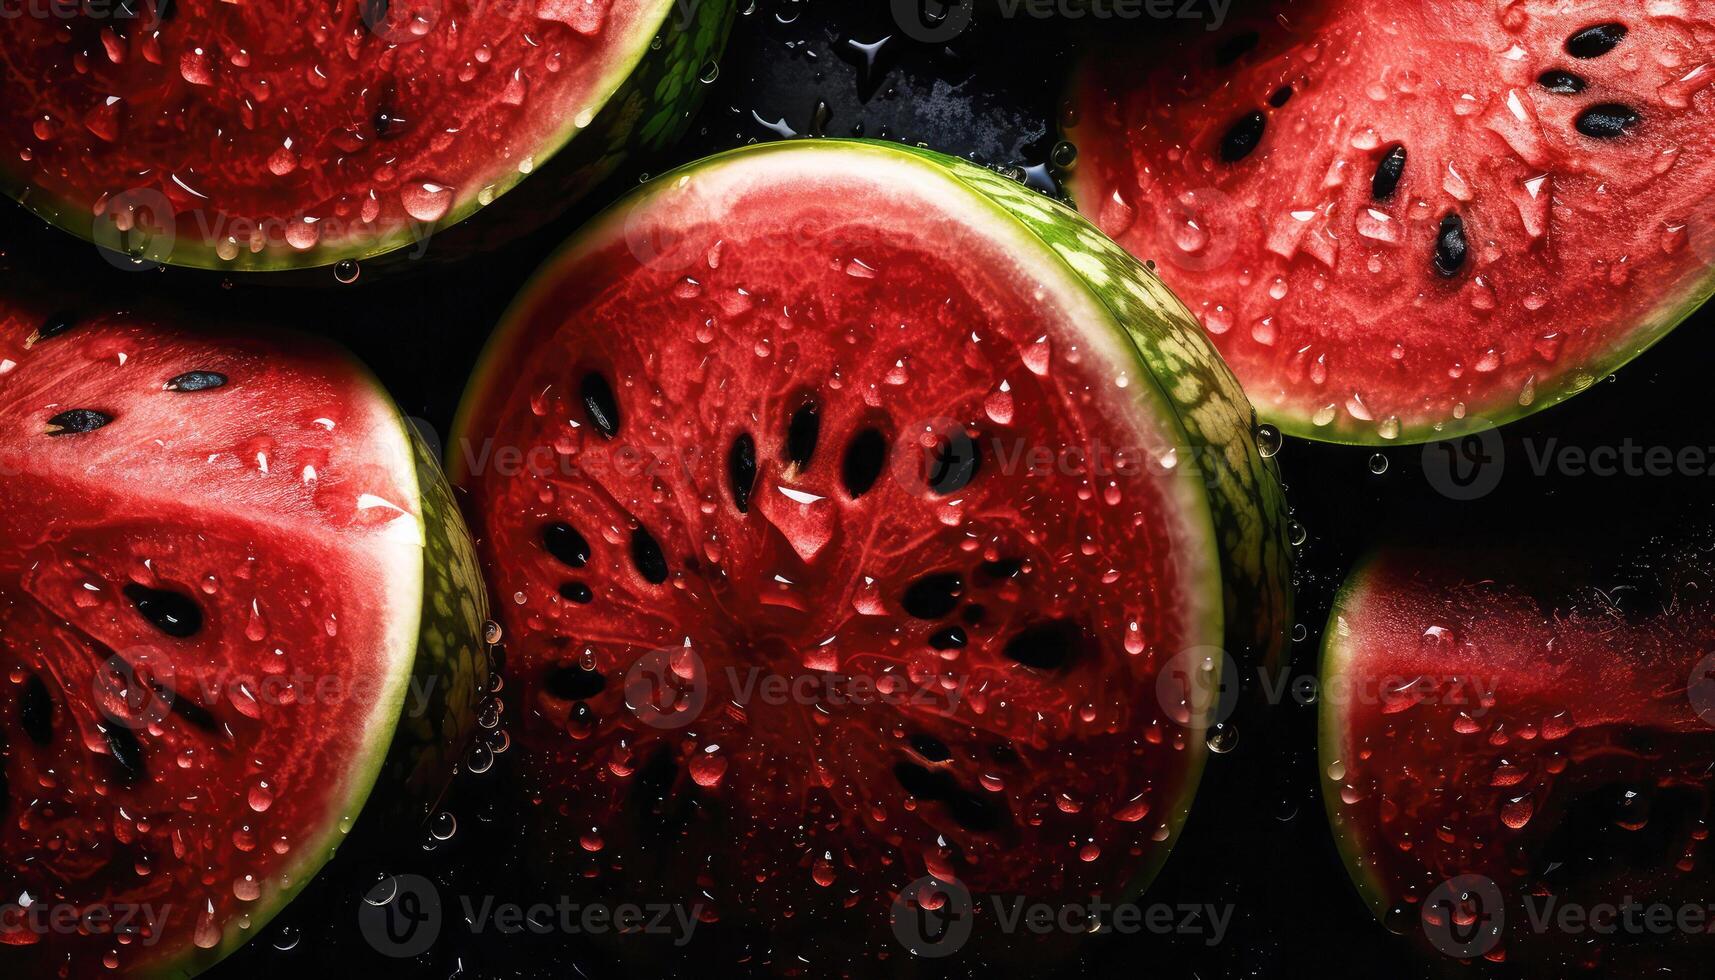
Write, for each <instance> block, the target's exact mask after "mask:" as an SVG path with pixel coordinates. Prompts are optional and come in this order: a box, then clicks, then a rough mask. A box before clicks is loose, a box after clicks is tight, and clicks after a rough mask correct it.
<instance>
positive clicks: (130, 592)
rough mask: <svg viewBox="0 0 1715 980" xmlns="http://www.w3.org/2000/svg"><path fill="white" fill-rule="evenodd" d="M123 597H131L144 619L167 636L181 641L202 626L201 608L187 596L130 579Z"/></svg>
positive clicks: (193, 634) (132, 602)
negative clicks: (152, 587) (130, 581)
mask: <svg viewBox="0 0 1715 980" xmlns="http://www.w3.org/2000/svg"><path fill="white" fill-rule="evenodd" d="M125 598H127V599H130V600H131V604H132V605H133V606H136V607H137V612H138V613H139V614H141V615H142V617H143V618H144V619H147V620H148V621H149V622H150V623H151V624H153V625H154V627H155V628H156V629H158V630H160V631H161V632H163V633H165V634H167V635H168V636H176V637H178V638H179V639H181V640H182V639H185V638H186V637H191V636H195V635H196V634H197V632H198V631H199V630H201V629H202V609H201V608H199V607H198V606H197V604H196V602H195V601H194V600H192V599H191V598H190V597H189V596H185V595H180V594H179V593H177V592H169V591H167V590H166V589H151V588H149V587H148V586H144V585H138V584H136V583H135V582H133V583H130V584H128V585H126V586H125Z"/></svg>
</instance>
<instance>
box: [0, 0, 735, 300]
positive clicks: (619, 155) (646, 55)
mask: <svg viewBox="0 0 1715 980" xmlns="http://www.w3.org/2000/svg"><path fill="white" fill-rule="evenodd" d="M682 5H683V0H654V6H655V8H656V9H655V10H654V11H653V12H652V13H651V14H650V15H648V16H644V17H642V18H640V19H639V22H638V25H637V27H636V28H634V29H633V31H632V32H631V36H630V37H629V38H627V40H626V44H627V45H628V46H629V47H630V49H631V50H632V52H633V57H631V58H628V59H625V60H624V61H623V62H622V63H621V64H620V65H619V66H617V67H616V69H615V70H614V71H613V72H612V73H611V74H610V75H609V76H608V77H606V78H604V79H603V80H602V82H601V84H599V85H598V86H597V87H596V88H595V90H594V95H595V96H596V97H595V98H593V99H592V100H591V104H592V105H599V106H600V107H601V108H600V110H599V111H598V112H597V113H596V115H595V118H594V119H592V120H591V121H590V124H589V125H588V126H586V127H582V128H580V127H578V126H577V125H576V122H575V120H570V119H568V120H566V123H565V125H564V126H563V127H562V128H561V129H560V130H559V131H558V132H557V133H556V134H555V135H554V136H553V137H552V138H551V139H550V140H549V141H548V143H547V144H546V145H545V146H544V148H543V150H542V151H541V152H538V153H536V154H535V155H534V157H533V159H534V161H535V167H533V168H532V170H531V172H530V173H529V174H526V173H523V172H517V171H515V172H512V173H510V174H508V175H506V176H505V177H503V178H502V179H500V180H498V181H495V182H494V183H492V184H490V185H487V187H485V188H480V189H478V188H471V189H469V190H468V191H466V192H464V194H465V197H464V200H462V201H459V202H457V203H455V205H454V206H453V208H452V209H451V210H450V211H449V212H448V213H447V215H446V217H444V218H442V219H441V220H439V221H437V222H434V223H433V224H425V223H418V222H412V223H409V224H407V225H406V226H404V227H402V228H400V229H399V230H398V231H396V232H394V233H393V234H391V235H388V236H386V237H378V238H364V239H362V240H360V241H352V242H350V243H348V244H346V245H343V246H332V245H328V246H324V245H317V246H316V247H314V248H311V249H307V250H304V251H297V250H295V249H293V248H291V247H290V246H286V245H283V244H280V243H278V242H275V243H273V244H271V245H270V246H269V247H267V248H264V249H263V250H262V251H261V252H257V253H252V252H250V251H249V250H248V249H243V250H241V251H240V252H239V254H238V255H237V256H236V257H234V258H233V259H231V260H227V259H223V258H221V257H220V256H219V254H217V253H216V251H215V248H214V244H213V243H212V242H198V241H187V240H182V239H178V238H176V237H175V238H174V239H173V240H171V241H169V242H167V243H166V246H165V247H164V248H163V247H162V246H161V245H160V244H159V243H157V242H153V241H152V240H151V239H149V238H148V237H147V236H143V235H138V236H136V237H138V238H139V239H142V240H140V241H136V242H133V241H128V240H127V239H128V238H129V237H131V236H130V235H129V233H120V232H118V231H117V230H114V231H113V232H111V234H113V235H114V236H115V238H116V239H117V242H116V244H118V245H119V249H118V251H119V252H122V253H123V254H124V255H125V256H126V257H128V258H129V259H130V260H131V261H133V262H135V263H137V264H139V265H141V264H143V263H158V264H161V265H175V266H183V267H188V268H196V269H211V270H216V271H221V272H279V271H287V270H300V269H312V268H321V267H325V266H331V265H335V264H337V263H339V262H343V261H346V260H348V259H349V260H363V259H378V258H380V257H382V256H393V255H395V253H399V254H406V253H408V252H409V251H411V250H412V248H413V246H416V245H419V244H420V243H422V242H424V241H425V240H429V242H430V245H431V246H432V245H433V242H432V240H431V239H432V236H434V235H438V234H442V233H444V232H446V231H447V230H448V229H451V228H453V227H454V226H455V225H458V224H460V223H461V222H463V221H465V219H467V218H470V217H472V216H474V215H476V214H477V213H479V212H483V211H494V212H497V213H498V214H497V217H496V219H495V220H496V223H497V224H510V223H512V222H514V221H529V220H530V219H532V218H539V217H540V212H542V211H546V210H550V209H555V208H560V207H564V206H567V205H569V204H570V203H572V202H573V201H574V200H575V199H577V198H579V197H581V196H582V195H583V194H585V193H586V192H588V191H589V190H591V189H592V188H594V187H595V186H596V185H597V184H599V183H601V181H603V180H604V179H606V178H607V177H608V176H610V175H611V174H612V173H613V172H614V171H615V170H617V169H618V168H619V166H620V165H621V164H622V163H624V161H625V160H626V159H627V158H628V157H630V156H632V155H634V154H639V153H645V154H646V153H655V152H659V151H661V150H663V149H665V148H667V147H669V146H671V145H672V144H673V143H675V142H677V141H678V139H679V138H680V137H681V136H683V134H684V131H685V129H686V127H687V126H688V125H689V123H690V119H691V115H692V112H693V110H694V109H695V107H696V106H697V104H698V103H699V102H700V100H701V97H702V90H703V89H705V88H706V87H707V86H705V85H703V84H702V83H701V82H699V81H698V75H699V74H700V73H701V72H702V70H703V66H704V65H706V64H708V63H709V62H710V61H712V60H713V59H715V58H717V57H718V56H719V55H720V53H721V50H722V49H723V48H724V47H725V46H726V38H727V34H728V32H729V31H730V29H731V27H732V21H733V17H734V13H735V10H734V0H698V2H697V3H696V4H694V5H693V6H694V14H695V21H694V22H683V21H681V20H680V18H681V17H682V16H683V12H682V10H681V8H682ZM526 177H531V178H532V179H531V180H530V181H529V183H526V184H525V188H526V189H525V191H524V192H522V196H524V197H528V198H529V199H530V200H529V201H521V202H519V203H518V204H516V205H514V207H512V208H502V207H500V205H501V204H502V203H503V202H506V201H508V197H507V195H508V194H509V193H511V196H513V197H517V196H520V194H519V193H512V192H515V189H516V188H517V187H518V186H519V184H521V183H524V181H525V178H526ZM537 188H540V193H536V192H535V189H537ZM0 192H3V193H5V194H6V195H7V196H9V197H11V198H13V199H14V200H16V201H18V203H20V204H22V205H23V206H24V207H26V208H28V209H29V210H30V211H31V212H33V213H34V214H35V215H36V216H37V217H39V218H41V219H42V220H44V221H46V222H48V223H49V224H51V225H54V226H56V227H58V228H59V229H61V230H62V231H65V232H67V233H69V234H71V235H74V236H76V237H78V238H82V239H85V240H88V241H91V242H96V243H97V244H98V246H99V247H102V248H109V247H110V245H109V244H107V243H101V242H98V241H97V239H96V237H95V235H96V227H97V221H98V220H99V219H98V218H96V217H95V216H93V215H91V214H90V213H89V207H88V205H86V204H78V203H75V202H70V201H66V200H63V199H60V198H58V197H55V196H52V195H49V194H45V193H43V192H42V191H40V190H38V189H36V188H34V187H33V186H32V185H31V184H30V182H29V180H28V179H26V178H24V177H23V176H21V175H18V174H15V173H13V172H12V169H11V168H10V167H8V166H6V165H0ZM490 193H491V194H492V197H491V198H489V199H490V200H491V202H492V203H491V204H488V205H484V204H483V203H482V199H483V198H484V197H488V195H489V194H490ZM460 232H461V233H462V232H464V229H460ZM472 237H476V236H474V235H473V236H472ZM502 237H509V236H502ZM460 244H461V245H462V244H463V243H460ZM483 244H490V243H486V242H484V243H483ZM461 251H462V249H461Z"/></svg>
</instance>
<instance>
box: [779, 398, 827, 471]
mask: <svg viewBox="0 0 1715 980" xmlns="http://www.w3.org/2000/svg"><path fill="white" fill-rule="evenodd" d="M821 435H822V414H821V410H820V409H819V408H818V407H817V406H816V403H815V402H805V403H804V404H803V405H801V406H799V408H798V410H797V411H796V412H793V413H792V421H791V423H790V424H789V425H787V427H786V459H787V461H789V462H791V463H793V464H795V465H796V466H797V467H798V468H799V469H805V468H807V467H809V465H810V457H811V456H814V455H815V453H816V441H817V440H818V439H820V438H821Z"/></svg>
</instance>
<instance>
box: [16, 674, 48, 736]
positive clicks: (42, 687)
mask: <svg viewBox="0 0 1715 980" xmlns="http://www.w3.org/2000/svg"><path fill="white" fill-rule="evenodd" d="M18 723H19V724H21V725H23V726H24V734H26V735H28V736H30V741H32V742H34V743H36V744H37V745H46V744H48V743H49V742H50V741H52V740H53V737H54V699H53V697H52V696H50V695H49V694H48V686H47V685H46V684H44V683H42V679H41V678H40V677H37V676H36V675H35V674H31V675H30V679H29V680H27V681H25V682H24V689H23V690H22V691H19V692H18Z"/></svg>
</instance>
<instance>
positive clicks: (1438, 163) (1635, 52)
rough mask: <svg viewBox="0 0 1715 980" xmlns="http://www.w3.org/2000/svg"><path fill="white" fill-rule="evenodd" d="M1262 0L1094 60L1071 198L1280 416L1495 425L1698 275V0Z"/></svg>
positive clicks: (1708, 99)
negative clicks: (1169, 292) (1204, 32)
mask: <svg viewBox="0 0 1715 980" xmlns="http://www.w3.org/2000/svg"><path fill="white" fill-rule="evenodd" d="M1261 6H1262V7H1264V8H1267V9H1266V11H1265V12H1260V13H1259V14H1258V16H1257V17H1255V18H1252V19H1250V20H1248V21H1246V22H1243V23H1239V22H1235V23H1234V25H1233V26H1232V27H1231V28H1230V29H1229V30H1227V31H1226V32H1225V33H1223V34H1219V35H1215V36H1212V37H1199V38H1196V39H1193V40H1188V41H1186V42H1185V43H1182V44H1176V45H1161V46H1158V48H1155V49H1151V50H1150V53H1148V54H1144V53H1142V52H1141V51H1140V49H1139V47H1138V46H1137V45H1132V46H1129V47H1125V48H1121V49H1117V50H1111V51H1107V52H1104V53H1103V54H1100V55H1097V56H1094V57H1092V58H1091V59H1090V60H1089V61H1088V63H1087V64H1086V65H1085V67H1084V70H1083V71H1082V73H1081V76H1080V78H1079V80H1078V82H1077V84H1076V86H1075V92H1074V95H1073V98H1074V101H1075V104H1076V124H1075V125H1073V126H1071V127H1070V129H1069V133H1070V138H1072V139H1074V140H1076V142H1077V145H1078V149H1079V152H1078V159H1077V162H1076V165H1075V173H1074V175H1073V177H1072V192H1073V194H1074V195H1075V196H1076V198H1077V200H1078V202H1079V205H1080V207H1081V209H1082V210H1084V211H1085V213H1087V214H1089V215H1091V216H1092V217H1093V218H1094V220H1096V222H1097V223H1098V224H1099V225H1100V226H1101V228H1102V230H1103V231H1105V232H1107V233H1108V234H1109V235H1112V236H1113V237H1114V238H1116V239H1117V240H1118V241H1120V242H1121V243H1122V244H1124V245H1125V246H1126V247H1127V248H1128V249H1130V250H1131V251H1132V252H1133V253H1134V254H1136V255H1138V256H1139V257H1141V258H1145V259H1149V260H1151V261H1153V262H1154V263H1155V264H1156V266H1157V268H1158V270H1159V272H1160V273H1161V275H1162V277H1163V278H1164V279H1165V280H1166V281H1167V284H1168V285H1169V286H1171V287H1172V288H1173V289H1174V291H1175V292H1177V293H1178V294H1179V295H1180V297H1182V298H1183V299H1184V300H1185V301H1186V302H1187V304H1188V305H1189V306H1190V307H1191V309H1192V310H1193V311H1195V312H1196V314H1197V316H1198V319H1199V321H1200V322H1201V323H1202V324H1203V328H1204V330H1205V331H1206V332H1207V333H1208V334H1209V336H1210V337H1211V338H1212V339H1213V340H1214V342H1215V344H1216V346H1218V347H1219V348H1220V350H1221V353H1222V355H1224V356H1225V358H1226V360H1227V363H1228V364H1229V365H1231V366H1232V369H1233V371H1234V373H1236V374H1237V375H1238V377H1239V380H1240V381H1241V382H1243V383H1244V386H1245V390H1246V392H1247V393H1248V394H1249V395H1250V397H1251V400H1252V401H1253V402H1254V403H1255V404H1256V406H1257V410H1258V412H1259V413H1260V414H1261V415H1262V416H1263V417H1264V418H1265V419H1267V420H1268V421H1271V422H1273V423H1274V424H1276V425H1278V426H1279V427H1280V428H1281V429H1282V430H1283V431H1286V432H1288V433H1291V434H1294V435H1299V436H1305V437H1309V438H1315V439H1324V440H1328V441H1333V442H1347V443H1364V444H1374V443H1382V442H1388V441H1399V442H1412V441H1427V440H1433V439H1436V438H1439V437H1442V436H1444V435H1448V434H1452V433H1456V432H1461V431H1470V430H1476V429H1481V428H1486V427H1488V426H1491V425H1496V424H1500V423H1503V422H1506V421H1509V420H1511V419H1514V418H1517V417H1519V416H1522V415H1525V414H1528V413H1530V412H1533V411H1537V410H1539V409H1542V408H1545V407H1547V406H1549V405H1553V404H1555V403H1557V402H1560V401H1563V400H1565V399H1566V398H1569V397H1571V396H1572V395H1574V394H1576V393H1578V392H1580V391H1583V390H1584V389H1585V388H1588V387H1589V386H1590V385H1591V384H1593V383H1594V382H1596V381H1597V380H1599V379H1601V378H1602V377H1604V376H1606V375H1607V374H1609V373H1610V372H1612V371H1614V370H1615V369H1617V368H1618V367H1619V366H1620V365H1622V364H1624V363H1625V362H1626V361H1627V360H1629V359H1631V358H1632V357H1634V356H1636V355H1637V354H1638V353H1640V352H1642V351H1643V350H1644V349H1645V348H1647V347H1649V346H1650V345H1651V344H1652V343H1654V342H1655V341H1657V340H1659V339H1660V338H1661V337H1662V336H1663V335H1664V334H1666V333H1667V332H1668V331H1669V330H1671V329H1672V328H1673V327H1674V326H1675V325H1676V324H1678V323H1679V322H1680V321H1681V320H1683V319H1684V318H1685V317H1686V316H1687V315H1688V314H1689V313H1690V312H1691V311H1692V310H1694V309H1696V308H1697V306H1698V305H1699V304H1700V303H1702V302H1703V301H1704V300H1705V299H1707V298H1708V297H1709V295H1710V293H1711V291H1712V290H1715V277H1712V276H1711V273H1710V266H1711V263H1712V262H1715V225H1712V219H1711V215H1712V214H1715V146H1712V143H1715V135H1712V134H1715V88H1711V86H1710V83H1711V82H1712V81H1715V42H1712V40H1711V38H1712V37H1715V8H1710V7H1709V6H1708V5H1707V4H1695V3H1658V4H1646V5H1639V4H1633V3H1604V2H1595V0H1580V2H1576V3H1564V2H1551V0H1504V2H1501V0H1497V2H1494V3H1489V2H1483V3H1477V2H1471V0H1456V2H1430V0H1409V2H1399V3H1388V4H1380V5H1378V4H1375V3H1369V2H1364V0H1289V2H1283V3H1273V4H1263V5H1261ZM1161 48H1165V50H1161Z"/></svg>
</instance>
